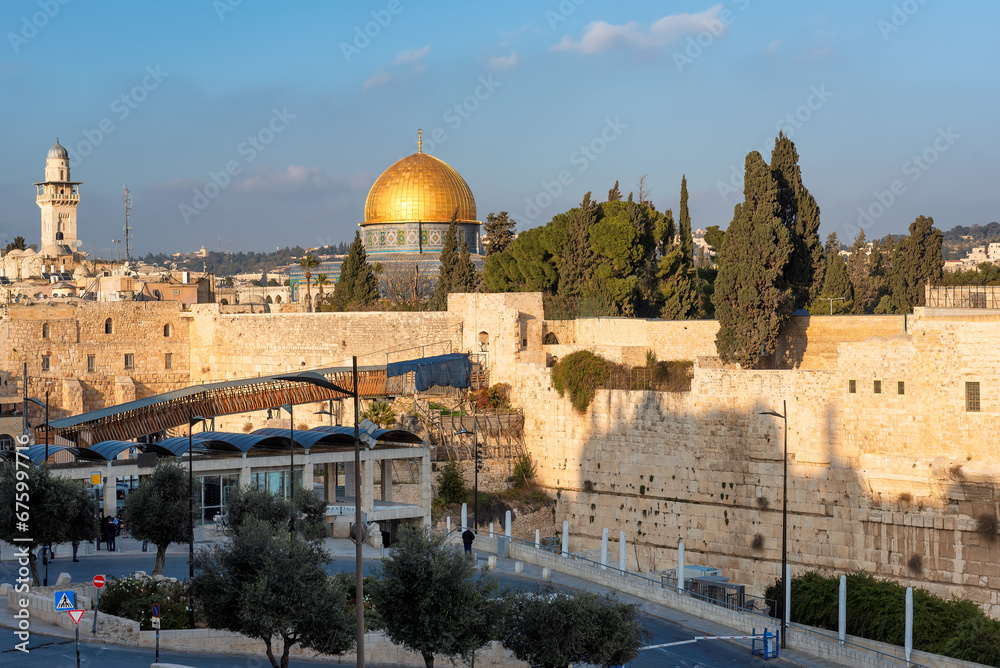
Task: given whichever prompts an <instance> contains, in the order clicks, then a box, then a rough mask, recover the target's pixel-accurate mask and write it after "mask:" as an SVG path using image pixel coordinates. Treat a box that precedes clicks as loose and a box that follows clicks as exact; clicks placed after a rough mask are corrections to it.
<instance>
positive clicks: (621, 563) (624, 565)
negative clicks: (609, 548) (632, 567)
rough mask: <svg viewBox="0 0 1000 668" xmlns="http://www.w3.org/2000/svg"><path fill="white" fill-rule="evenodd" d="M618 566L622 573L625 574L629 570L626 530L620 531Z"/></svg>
mask: <svg viewBox="0 0 1000 668" xmlns="http://www.w3.org/2000/svg"><path fill="white" fill-rule="evenodd" d="M618 568H619V570H621V572H622V575H625V571H626V570H628V559H626V553H625V532H624V531H619V532H618Z"/></svg>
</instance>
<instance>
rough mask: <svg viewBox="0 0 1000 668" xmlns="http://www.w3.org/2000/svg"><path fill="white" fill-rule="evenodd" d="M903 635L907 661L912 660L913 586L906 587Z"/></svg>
mask: <svg viewBox="0 0 1000 668" xmlns="http://www.w3.org/2000/svg"><path fill="white" fill-rule="evenodd" d="M905 634H906V635H904V636H903V643H904V645H903V648H904V649H905V651H906V662H907V663H909V662H910V654H911V653H912V652H913V587H907V588H906V630H905Z"/></svg>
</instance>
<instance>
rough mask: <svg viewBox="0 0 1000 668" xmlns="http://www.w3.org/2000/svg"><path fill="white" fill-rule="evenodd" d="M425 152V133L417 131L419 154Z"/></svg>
mask: <svg viewBox="0 0 1000 668" xmlns="http://www.w3.org/2000/svg"><path fill="white" fill-rule="evenodd" d="M423 152H424V131H423V130H420V129H418V130H417V153H423Z"/></svg>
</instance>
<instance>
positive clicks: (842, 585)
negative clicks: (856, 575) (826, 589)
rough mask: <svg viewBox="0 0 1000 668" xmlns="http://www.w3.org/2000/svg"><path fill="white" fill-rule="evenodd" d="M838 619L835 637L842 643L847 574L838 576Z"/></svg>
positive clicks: (844, 630)
mask: <svg viewBox="0 0 1000 668" xmlns="http://www.w3.org/2000/svg"><path fill="white" fill-rule="evenodd" d="M837 608H838V614H839V617H840V621H839V623H838V624H837V629H838V632H837V637H838V638H840V644H841V645H843V644H844V641H845V640H847V576H846V575H841V576H840V604H839V605H838V606H837Z"/></svg>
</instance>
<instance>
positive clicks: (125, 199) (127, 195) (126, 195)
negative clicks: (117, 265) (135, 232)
mask: <svg viewBox="0 0 1000 668" xmlns="http://www.w3.org/2000/svg"><path fill="white" fill-rule="evenodd" d="M122 203H124V204H125V261H126V262H130V261H131V260H132V227H131V226H130V225H129V224H128V218H129V213H130V212H131V211H132V193H131V192H130V191H129V189H128V186H125V185H123V186H122Z"/></svg>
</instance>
